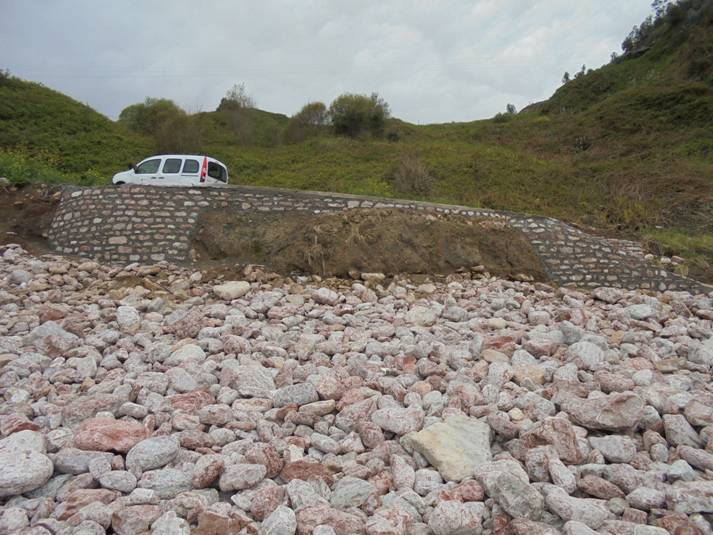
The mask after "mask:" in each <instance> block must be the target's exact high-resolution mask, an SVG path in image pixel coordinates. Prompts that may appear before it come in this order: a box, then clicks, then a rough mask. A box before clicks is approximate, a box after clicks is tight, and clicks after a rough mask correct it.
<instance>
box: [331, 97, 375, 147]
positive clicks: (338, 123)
mask: <svg viewBox="0 0 713 535" xmlns="http://www.w3.org/2000/svg"><path fill="white" fill-rule="evenodd" d="M329 118H330V120H331V123H332V126H333V127H334V132H335V133H336V134H337V135H343V136H349V137H353V138H356V137H360V136H362V135H364V134H366V133H369V134H371V135H372V136H373V137H383V135H384V128H385V126H386V120H387V119H388V118H389V105H388V104H387V103H386V101H385V100H384V99H383V98H381V97H380V96H379V95H377V94H376V93H372V94H371V96H366V95H355V94H352V93H345V94H343V95H340V96H338V97H337V98H336V99H334V101H333V102H332V104H331V105H330V106H329Z"/></svg>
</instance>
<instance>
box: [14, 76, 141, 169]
mask: <svg viewBox="0 0 713 535" xmlns="http://www.w3.org/2000/svg"><path fill="white" fill-rule="evenodd" d="M150 146H151V144H150V142H149V140H147V139H144V138H142V137H140V136H137V135H135V134H132V133H129V132H127V131H125V130H124V129H123V128H121V127H120V126H119V125H118V124H116V123H114V122H113V121H111V120H110V119H108V118H106V117H104V116H103V115H101V114H99V113H97V112H96V111H94V110H93V109H91V108H90V107H89V106H86V105H84V104H81V103H79V102H77V101H75V100H73V99H71V98H69V97H67V96H66V95H63V94H62V93H59V92H57V91H53V90H51V89H49V88H47V87H44V86H42V85H41V84H36V83H31V82H25V81H22V80H18V79H16V78H12V77H7V76H0V176H8V177H9V178H11V179H14V180H21V179H42V180H45V181H84V182H87V183H92V182H96V181H97V180H98V179H99V180H100V179H103V178H104V177H106V176H108V175H109V173H113V172H116V168H117V166H119V167H125V165H126V163H127V162H130V161H136V160H137V159H139V158H141V157H143V155H145V154H146V152H147V151H149V150H150Z"/></svg>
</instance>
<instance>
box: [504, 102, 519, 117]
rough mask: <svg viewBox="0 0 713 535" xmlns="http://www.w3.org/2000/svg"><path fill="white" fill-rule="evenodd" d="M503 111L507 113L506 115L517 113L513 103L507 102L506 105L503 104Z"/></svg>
mask: <svg viewBox="0 0 713 535" xmlns="http://www.w3.org/2000/svg"><path fill="white" fill-rule="evenodd" d="M505 113H507V114H508V115H515V114H516V113H517V108H516V107H515V105H514V104H508V105H507V106H505Z"/></svg>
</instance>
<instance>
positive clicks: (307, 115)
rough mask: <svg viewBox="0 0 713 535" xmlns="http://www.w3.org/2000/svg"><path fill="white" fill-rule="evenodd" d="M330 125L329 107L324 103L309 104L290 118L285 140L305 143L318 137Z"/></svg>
mask: <svg viewBox="0 0 713 535" xmlns="http://www.w3.org/2000/svg"><path fill="white" fill-rule="evenodd" d="M328 124H329V114H328V112H327V106H325V105H324V103H323V102H309V103H308V104H305V105H304V106H303V107H302V109H301V110H300V111H299V112H297V113H296V114H295V115H294V116H292V117H291V118H290V121H289V122H288V123H287V128H286V130H285V139H286V140H287V141H291V142H297V141H304V140H305V139H307V138H308V137H312V136H315V135H318V134H319V133H320V132H322V131H323V130H324V128H325V127H326V126H327V125H328Z"/></svg>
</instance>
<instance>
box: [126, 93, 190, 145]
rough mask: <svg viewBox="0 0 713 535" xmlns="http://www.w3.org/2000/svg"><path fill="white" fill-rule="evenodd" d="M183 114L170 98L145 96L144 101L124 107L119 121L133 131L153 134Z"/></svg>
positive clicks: (184, 113)
mask: <svg viewBox="0 0 713 535" xmlns="http://www.w3.org/2000/svg"><path fill="white" fill-rule="evenodd" d="M185 115H186V112H184V111H183V110H182V109H181V108H179V107H178V106H177V105H176V104H175V102H173V101H172V100H169V99H166V98H148V97H147V98H146V100H145V101H144V102H141V103H139V104H132V105H131V106H128V107H126V108H124V109H123V110H122V111H121V113H120V114H119V123H121V124H123V125H124V126H125V127H126V128H128V129H129V130H131V131H133V132H138V133H140V134H145V135H150V136H153V135H155V134H156V133H157V132H158V131H159V129H160V128H161V127H162V125H164V124H165V123H167V122H168V121H170V120H172V119H175V118H177V117H182V116H185Z"/></svg>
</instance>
